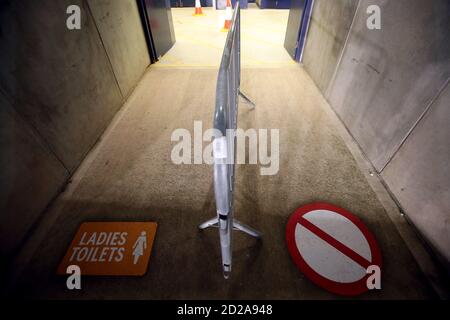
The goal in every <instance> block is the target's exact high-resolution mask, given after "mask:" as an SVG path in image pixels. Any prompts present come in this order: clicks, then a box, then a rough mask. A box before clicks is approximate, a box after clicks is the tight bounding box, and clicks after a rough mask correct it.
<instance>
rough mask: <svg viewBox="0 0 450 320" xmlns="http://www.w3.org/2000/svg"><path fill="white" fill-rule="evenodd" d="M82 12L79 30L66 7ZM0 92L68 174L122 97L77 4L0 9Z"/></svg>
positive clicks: (17, 4)
mask: <svg viewBox="0 0 450 320" xmlns="http://www.w3.org/2000/svg"><path fill="white" fill-rule="evenodd" d="M70 4H78V5H80V7H81V8H82V12H81V17H82V28H81V30H74V31H70V30H68V29H67V28H66V19H67V15H66V8H67V7H68V6H69V5H70ZM1 28H2V33H1V35H0V43H1V47H2V50H0V87H2V89H3V90H4V91H5V93H6V94H7V96H8V97H10V98H11V101H12V104H13V107H14V108H15V109H16V110H17V111H18V112H19V113H20V114H21V115H22V116H23V117H24V118H26V119H27V121H29V122H30V123H31V124H32V126H33V127H35V128H36V129H37V131H38V132H39V133H40V134H41V135H42V136H43V138H44V139H45V141H46V142H47V143H48V144H49V145H50V146H51V149H52V150H54V152H55V154H56V155H57V157H58V158H59V159H61V161H62V162H63V163H64V165H65V166H66V167H67V168H68V169H69V170H70V171H72V170H73V169H75V168H76V167H77V166H78V164H79V163H80V162H81V160H82V159H83V158H84V156H85V155H86V153H87V152H88V151H89V150H90V148H91V147H92V146H93V144H94V143H95V142H96V140H97V139H98V137H99V136H100V134H101V133H102V132H103V131H104V129H105V128H106V126H107V125H108V123H109V122H110V120H111V119H112V117H113V115H114V114H115V112H116V111H117V110H118V109H119V108H120V106H121V103H122V96H121V94H120V90H119V88H118V86H117V83H116V80H115V77H114V74H113V72H112V68H111V65H110V63H109V62H108V58H107V55H106V52H105V50H104V48H103V46H102V42H101V40H100V37H99V34H98V32H97V29H96V26H95V24H94V21H93V19H92V17H91V16H90V15H89V12H88V10H87V8H86V5H85V3H84V2H82V1H79V0H77V1H72V0H62V1H55V0H44V1H39V2H37V1H33V0H24V1H11V2H10V5H9V6H7V7H6V8H4V9H3V10H2V16H1Z"/></svg>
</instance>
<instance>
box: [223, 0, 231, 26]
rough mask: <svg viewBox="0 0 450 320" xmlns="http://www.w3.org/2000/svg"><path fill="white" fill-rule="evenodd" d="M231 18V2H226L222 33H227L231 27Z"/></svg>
mask: <svg viewBox="0 0 450 320" xmlns="http://www.w3.org/2000/svg"><path fill="white" fill-rule="evenodd" d="M232 18H233V13H232V12H231V1H230V0H227V7H226V8H225V23H224V26H223V28H222V31H223V32H227V31H228V30H230V27H231V19H232Z"/></svg>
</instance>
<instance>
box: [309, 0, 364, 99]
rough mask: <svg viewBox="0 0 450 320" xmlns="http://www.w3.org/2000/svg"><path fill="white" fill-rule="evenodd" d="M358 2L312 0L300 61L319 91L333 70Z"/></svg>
mask: <svg viewBox="0 0 450 320" xmlns="http://www.w3.org/2000/svg"><path fill="white" fill-rule="evenodd" d="M357 5H358V0H334V1H330V0H315V2H314V8H313V12H312V18H311V23H310V26H309V31H308V38H307V41H306V46H305V51H304V54H303V64H304V66H305V69H306V70H307V71H308V73H309V75H310V76H311V78H312V79H313V80H314V82H315V83H316V84H317V86H318V87H319V89H320V90H321V91H322V92H326V90H327V89H328V85H329V84H330V81H331V79H332V77H333V74H334V71H335V70H336V65H337V64H338V61H339V58H340V56H341V54H342V50H343V49H344V43H345V39H346V38H347V35H348V32H349V29H350V25H351V23H352V20H353V17H354V15H355V11H356V7H357ZM336 17H339V18H338V19H337V18H336Z"/></svg>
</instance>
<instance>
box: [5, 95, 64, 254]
mask: <svg viewBox="0 0 450 320" xmlns="http://www.w3.org/2000/svg"><path fill="white" fill-rule="evenodd" d="M0 146H1V152H0V174H1V179H0V190H1V192H0V221H1V222H0V243H1V246H0V255H1V256H5V255H7V254H8V253H10V252H11V251H12V250H13V249H15V247H16V246H17V245H18V244H19V243H20V242H21V240H22V238H23V235H24V234H25V233H26V231H27V230H28V228H29V226H30V225H32V224H33V223H34V221H35V219H36V214H37V213H39V212H41V211H42V210H44V209H45V207H46V206H47V203H48V201H49V199H52V198H53V197H54V196H56V194H57V193H58V191H59V188H60V187H61V186H62V185H63V183H64V182H65V180H66V179H67V178H68V176H69V173H68V172H67V170H66V169H65V168H64V166H63V165H62V164H61V162H60V161H59V160H58V159H57V158H56V157H55V156H54V155H53V154H52V152H51V151H50V150H49V149H48V148H47V146H46V144H45V143H44V142H43V141H42V139H41V138H40V137H39V135H38V134H37V133H36V132H35V131H34V130H33V128H31V126H30V125H28V124H27V123H26V121H24V120H23V118H21V116H20V115H19V114H18V113H17V112H16V111H15V110H14V109H13V108H12V107H11V105H10V104H9V102H8V101H7V100H6V98H5V97H4V96H3V94H2V93H1V92H0Z"/></svg>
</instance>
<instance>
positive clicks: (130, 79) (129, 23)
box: [88, 0, 150, 97]
mask: <svg viewBox="0 0 450 320" xmlns="http://www.w3.org/2000/svg"><path fill="white" fill-rule="evenodd" d="M88 3H89V7H90V8H91V12H92V15H93V17H94V19H95V22H96V24H97V27H98V30H99V31H100V35H101V38H102V40H103V44H104V46H105V48H106V52H107V54H108V57H109V59H110V60H111V64H112V66H113V69H114V74H115V75H116V77H117V81H118V83H119V87H120V89H121V91H122V94H123V95H124V96H125V97H126V96H128V95H129V94H130V93H131V91H132V89H133V88H134V86H135V85H136V83H137V82H138V81H139V79H140V78H141V76H142V74H143V72H144V70H145V69H146V68H147V66H148V65H149V64H150V57H149V54H148V49H147V44H146V42H145V36H144V31H143V29H142V24H141V21H140V17H139V11H138V8H137V2H136V0H89V1H88Z"/></svg>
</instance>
